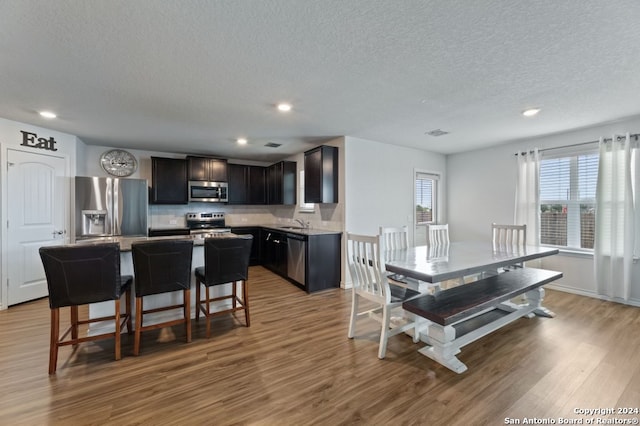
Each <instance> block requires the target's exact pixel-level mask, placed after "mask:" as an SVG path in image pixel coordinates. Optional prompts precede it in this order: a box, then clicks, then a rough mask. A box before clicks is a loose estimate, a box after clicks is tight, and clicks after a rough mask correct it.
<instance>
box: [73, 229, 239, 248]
mask: <svg viewBox="0 0 640 426" xmlns="http://www.w3.org/2000/svg"><path fill="white" fill-rule="evenodd" d="M213 238H247V236H246V235H237V234H233V233H231V232H222V233H218V234H215V237H213ZM162 240H192V241H193V245H194V246H203V245H204V236H203V234H196V235H171V236H167V237H144V236H140V237H97V238H88V239H85V240H77V241H76V242H75V244H99V243H118V244H120V251H131V244H133V243H138V242H143V241H162Z"/></svg>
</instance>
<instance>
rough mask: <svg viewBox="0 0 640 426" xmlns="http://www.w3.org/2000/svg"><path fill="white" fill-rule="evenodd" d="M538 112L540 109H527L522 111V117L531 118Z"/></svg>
mask: <svg viewBox="0 0 640 426" xmlns="http://www.w3.org/2000/svg"><path fill="white" fill-rule="evenodd" d="M539 112H540V108H529V109H525V110H524V111H522V115H524V116H525V117H533V116H534V115H536V114H538V113H539Z"/></svg>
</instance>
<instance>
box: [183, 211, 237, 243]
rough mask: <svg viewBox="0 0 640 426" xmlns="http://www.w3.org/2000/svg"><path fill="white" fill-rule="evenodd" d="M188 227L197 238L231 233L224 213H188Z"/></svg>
mask: <svg viewBox="0 0 640 426" xmlns="http://www.w3.org/2000/svg"><path fill="white" fill-rule="evenodd" d="M187 227H188V228H189V230H190V231H189V232H190V234H191V235H193V236H194V237H195V238H206V237H212V236H216V235H218V234H223V233H229V232H231V229H230V228H227V226H226V224H225V217H224V213H222V212H194V213H187Z"/></svg>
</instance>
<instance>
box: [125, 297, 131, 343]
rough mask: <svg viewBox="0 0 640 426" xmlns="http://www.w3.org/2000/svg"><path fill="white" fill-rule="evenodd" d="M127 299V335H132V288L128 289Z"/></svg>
mask: <svg viewBox="0 0 640 426" xmlns="http://www.w3.org/2000/svg"><path fill="white" fill-rule="evenodd" d="M125 299H126V302H127V306H126V308H125V312H126V313H127V334H128V335H131V334H133V325H132V324H131V321H132V318H131V287H129V288H128V289H127V291H126V297H125Z"/></svg>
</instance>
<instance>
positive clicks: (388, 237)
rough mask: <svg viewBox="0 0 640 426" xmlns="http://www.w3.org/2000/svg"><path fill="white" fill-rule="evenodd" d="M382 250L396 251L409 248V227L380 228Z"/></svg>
mask: <svg viewBox="0 0 640 426" xmlns="http://www.w3.org/2000/svg"><path fill="white" fill-rule="evenodd" d="M379 234H380V250H381V251H382V252H384V251H385V250H396V249H403V248H407V247H409V228H408V227H407V225H404V226H399V227H392V226H381V227H380V232H379Z"/></svg>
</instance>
